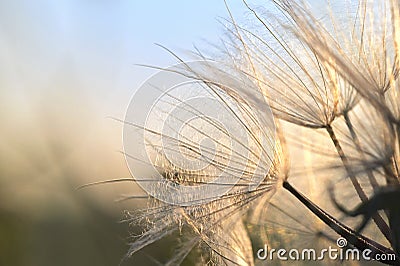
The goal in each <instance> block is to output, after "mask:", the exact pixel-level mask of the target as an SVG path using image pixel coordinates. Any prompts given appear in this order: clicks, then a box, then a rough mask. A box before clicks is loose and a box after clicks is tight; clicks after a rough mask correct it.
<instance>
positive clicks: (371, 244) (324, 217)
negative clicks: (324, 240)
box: [283, 181, 400, 265]
mask: <svg viewBox="0 0 400 266" xmlns="http://www.w3.org/2000/svg"><path fill="white" fill-rule="evenodd" d="M283 187H284V188H285V189H286V190H287V191H289V192H290V193H291V194H292V195H293V196H295V197H296V198H297V199H298V200H299V201H300V202H301V203H302V204H303V205H304V206H306V207H307V208H308V209H309V210H310V211H311V212H312V213H313V214H314V215H316V216H317V217H318V218H319V219H320V220H321V221H323V222H324V223H325V224H326V225H327V226H329V227H330V228H331V229H332V230H334V231H335V232H336V233H338V234H339V235H341V236H342V237H344V238H345V239H346V240H347V241H348V242H349V243H350V244H351V245H353V246H354V247H355V248H357V249H358V250H360V251H363V250H366V249H370V250H371V251H372V253H371V258H374V257H375V256H376V255H378V254H379V255H380V257H381V258H382V257H384V258H387V255H389V254H394V255H393V256H395V258H396V259H395V260H389V259H387V260H380V262H382V263H385V264H388V265H400V258H399V257H398V256H397V254H396V253H395V252H394V251H393V250H391V249H389V248H387V247H385V246H383V245H381V244H379V243H377V242H375V241H373V240H372V239H370V238H367V237H365V236H363V235H361V234H359V233H357V232H355V231H354V230H353V229H351V228H349V227H347V226H346V225H344V224H343V223H341V222H340V221H338V220H337V219H336V218H335V217H333V216H331V215H330V214H329V213H327V212H325V211H324V210H323V209H321V208H320V207H319V206H318V205H316V204H315V203H313V202H312V201H311V200H309V199H308V198H307V197H306V196H304V195H303V194H302V193H300V192H299V191H297V190H296V189H295V188H294V187H293V186H292V185H290V184H289V183H288V182H287V181H284V182H283ZM382 254H384V255H383V256H382Z"/></svg>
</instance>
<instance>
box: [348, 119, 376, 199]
mask: <svg viewBox="0 0 400 266" xmlns="http://www.w3.org/2000/svg"><path fill="white" fill-rule="evenodd" d="M343 117H344V120H345V121H346V126H347V128H348V129H349V131H350V134H351V139H352V141H353V143H354V145H355V146H356V149H357V151H358V154H359V155H360V157H361V160H363V161H365V156H364V153H363V152H362V149H361V143H360V140H359V139H358V136H357V134H356V131H355V130H354V126H353V123H352V122H351V120H350V117H349V113H348V112H344V113H343ZM365 170H366V172H367V176H368V179H369V182H370V184H371V186H372V188H373V189H374V191H377V189H378V188H379V184H378V182H377V181H376V178H375V176H374V175H373V174H372V171H371V170H370V169H365Z"/></svg>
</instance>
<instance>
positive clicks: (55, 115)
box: [0, 0, 244, 266]
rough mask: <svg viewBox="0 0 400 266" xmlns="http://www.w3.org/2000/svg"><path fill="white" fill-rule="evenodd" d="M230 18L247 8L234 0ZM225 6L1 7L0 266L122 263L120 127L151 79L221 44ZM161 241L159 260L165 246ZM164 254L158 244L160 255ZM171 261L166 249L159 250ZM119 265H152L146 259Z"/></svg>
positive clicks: (125, 187)
mask: <svg viewBox="0 0 400 266" xmlns="http://www.w3.org/2000/svg"><path fill="white" fill-rule="evenodd" d="M230 5H231V8H232V10H233V11H234V12H236V13H242V12H243V11H244V7H243V4H242V3H239V2H238V1H235V2H234V1H232V3H231V4H230ZM218 16H222V17H227V13H226V10H225V7H224V2H223V1H222V0H221V1H214V0H207V1H186V2H184V1H177V0H173V1H107V0H98V1H97V0H79V1H74V0H72V1H66V0H60V1H50V0H47V1H46V0H39V1H23V0H17V1H0V106H1V107H0V129H1V130H0V139H1V142H0V265H15V266H18V265H21V266H25V265H38V266H39V265H40V266H45V265H99V266H100V265H118V264H119V263H120V262H121V259H122V258H123V256H124V255H125V254H126V252H127V250H128V246H127V243H128V242H129V239H128V236H129V232H128V227H127V225H126V224H124V223H119V221H120V220H121V219H122V218H123V211H124V210H125V209H134V208H136V206H135V203H134V202H125V203H115V200H116V199H118V198H119V197H120V196H121V195H122V194H134V193H136V192H140V191H139V189H138V188H137V187H135V185H133V184H130V183H124V184H112V185H103V186H95V187H91V188H88V189H83V190H76V187H78V186H80V185H82V184H86V183H90V182H94V181H99V180H106V179H113V178H121V177H129V176H130V175H129V171H128V169H127V167H126V165H125V161H124V158H123V156H122V154H121V153H119V151H121V150H122V137H121V136H122V125H121V123H119V122H116V121H115V120H112V119H110V118H109V117H115V118H119V119H123V117H124V112H125V109H126V107H127V105H128V104H129V99H130V97H131V96H132V94H133V93H134V91H135V89H136V88H137V87H139V86H140V84H141V83H142V82H144V81H145V80H146V78H148V77H149V76H150V75H151V74H152V73H154V70H152V69H149V68H145V67H140V66H137V65H135V64H148V65H156V66H163V67H165V66H169V65H171V64H174V63H175V62H176V60H175V59H174V58H173V57H172V56H171V55H170V54H168V53H167V52H166V51H164V50H163V49H161V48H160V47H158V46H156V45H155V43H159V44H162V45H164V46H166V47H168V48H170V49H172V50H174V51H177V52H181V54H182V55H183V56H184V55H185V52H184V50H186V49H192V47H193V44H196V45H197V46H199V47H202V46H204V45H206V43H207V42H214V41H217V40H218V39H219V37H220V36H221V33H222V32H223V30H222V27H221V25H220V23H219V22H218V21H217V18H218ZM162 245H163V244H162V243H161V253H162V252H163V248H164V249H166V248H165V246H167V245H165V243H164V246H162ZM156 248H158V250H160V246H158V247H156ZM166 252H167V251H166ZM122 265H155V264H154V262H152V261H151V260H150V259H147V256H146V255H143V254H139V255H138V256H136V257H134V258H131V259H129V260H126V261H125V262H124V263H122Z"/></svg>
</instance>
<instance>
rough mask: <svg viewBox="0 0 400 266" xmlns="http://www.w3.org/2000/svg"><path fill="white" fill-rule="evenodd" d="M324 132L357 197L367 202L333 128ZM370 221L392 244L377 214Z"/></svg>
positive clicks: (383, 223) (384, 224)
mask: <svg viewBox="0 0 400 266" xmlns="http://www.w3.org/2000/svg"><path fill="white" fill-rule="evenodd" d="M326 130H327V131H328V134H329V136H330V138H331V139H332V142H333V145H335V148H336V151H337V153H338V154H339V157H340V159H341V160H342V163H343V166H344V168H345V169H346V172H347V174H348V175H349V178H350V180H351V183H352V184H353V187H354V188H355V190H356V192H357V195H358V196H359V198H360V199H361V201H362V202H366V201H368V197H367V195H366V194H365V192H364V190H363V189H362V187H361V185H360V183H359V182H358V180H357V178H356V176H355V175H354V173H353V170H352V169H351V168H350V163H349V160H348V158H347V156H346V155H345V153H344V151H343V149H342V146H341V145H340V142H339V140H338V139H337V137H336V134H335V132H334V131H333V128H332V126H331V125H327V126H326ZM372 219H373V220H374V222H375V224H376V226H378V228H379V230H380V231H381V232H382V234H383V235H384V236H385V237H386V239H387V240H388V241H389V242H390V243H392V237H391V234H390V228H389V226H388V225H387V223H386V222H385V220H384V219H383V218H382V217H381V215H380V214H379V213H376V214H374V215H373V216H372Z"/></svg>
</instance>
